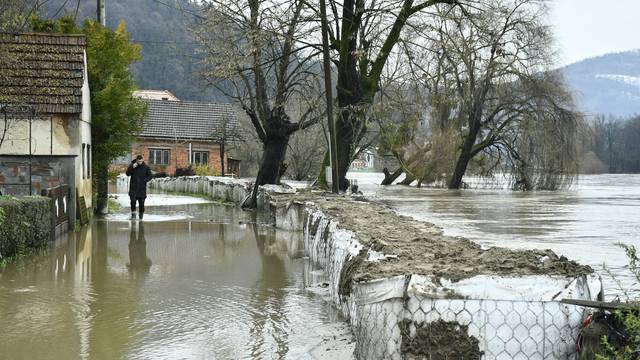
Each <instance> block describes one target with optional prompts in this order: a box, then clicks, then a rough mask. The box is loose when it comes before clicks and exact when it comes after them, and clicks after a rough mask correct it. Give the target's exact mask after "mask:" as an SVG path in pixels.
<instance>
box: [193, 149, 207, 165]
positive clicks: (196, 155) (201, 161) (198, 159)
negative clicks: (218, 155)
mask: <svg viewBox="0 0 640 360" xmlns="http://www.w3.org/2000/svg"><path fill="white" fill-rule="evenodd" d="M192 156H193V159H192V161H191V163H193V164H196V165H209V152H208V151H194V152H193V155H192Z"/></svg>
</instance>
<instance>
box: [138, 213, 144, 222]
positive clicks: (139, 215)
mask: <svg viewBox="0 0 640 360" xmlns="http://www.w3.org/2000/svg"><path fill="white" fill-rule="evenodd" d="M143 216H144V212H142V211H140V212H139V213H138V217H139V218H140V220H142V217H143Z"/></svg>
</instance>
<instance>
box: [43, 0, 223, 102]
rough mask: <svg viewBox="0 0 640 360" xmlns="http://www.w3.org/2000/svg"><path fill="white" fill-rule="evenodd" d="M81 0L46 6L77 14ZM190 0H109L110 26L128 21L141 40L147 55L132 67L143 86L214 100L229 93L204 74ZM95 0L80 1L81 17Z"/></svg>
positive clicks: (89, 14)
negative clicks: (209, 82) (208, 83)
mask: <svg viewBox="0 0 640 360" xmlns="http://www.w3.org/2000/svg"><path fill="white" fill-rule="evenodd" d="M76 4H77V2H76V1H65V0H49V1H48V2H45V4H44V8H43V9H42V10H41V11H42V12H44V14H43V15H46V16H47V17H50V16H54V15H56V14H57V16H62V15H64V14H67V13H68V14H74V13H75V11H76ZM199 12H200V10H199V9H198V5H196V4H194V3H193V2H192V1H190V0H108V1H107V5H106V14H107V16H106V17H107V26H108V27H110V28H112V29H114V28H115V27H116V26H117V25H118V23H119V22H120V21H125V22H126V24H127V28H128V30H129V32H130V33H131V36H132V38H133V39H134V41H135V42H136V43H140V44H141V45H142V46H143V48H142V56H143V60H142V61H140V62H139V63H137V64H135V65H134V67H133V73H134V77H135V79H136V82H137V84H138V86H139V87H140V88H142V89H167V90H170V91H171V92H173V93H174V94H175V95H176V96H178V98H180V99H183V100H199V101H204V100H206V101H215V100H223V99H224V96H223V95H221V94H220V93H218V92H217V91H216V90H215V89H213V88H211V87H207V86H206V83H205V81H203V80H202V77H201V75H200V73H201V72H200V67H199V58H198V53H197V44H196V43H195V39H194V38H193V36H192V33H191V31H190V30H189V28H190V27H191V26H193V25H194V24H195V22H196V21H198V20H199V18H198V13H199ZM95 16H96V1H95V0H94V1H81V2H80V7H79V11H78V17H77V21H78V22H82V21H84V20H85V19H87V18H95Z"/></svg>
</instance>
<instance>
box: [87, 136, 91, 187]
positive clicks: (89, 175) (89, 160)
mask: <svg viewBox="0 0 640 360" xmlns="http://www.w3.org/2000/svg"><path fill="white" fill-rule="evenodd" d="M87 178H89V179H91V145H90V144H87Z"/></svg>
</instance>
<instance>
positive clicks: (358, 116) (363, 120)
mask: <svg viewBox="0 0 640 360" xmlns="http://www.w3.org/2000/svg"><path fill="white" fill-rule="evenodd" d="M458 3H459V1H457V0H427V1H423V2H419V3H418V2H417V1H415V0H400V1H396V0H389V1H386V0H383V1H375V0H374V1H369V2H367V1H366V0H342V1H338V0H329V7H330V8H331V10H332V11H331V13H330V14H329V15H330V19H329V23H331V24H333V26H331V27H330V28H329V39H330V42H331V44H332V49H333V50H334V51H335V52H337V54H336V58H335V59H334V63H335V65H336V67H337V72H338V84H337V100H338V117H337V120H336V145H337V155H338V156H337V157H338V164H337V165H338V166H337V168H338V178H339V179H338V180H339V188H340V190H346V189H347V187H348V184H347V181H346V173H347V170H348V169H349V166H350V165H351V161H352V160H353V159H354V157H355V156H356V152H357V151H358V149H362V148H363V147H362V146H360V142H361V141H362V140H363V138H364V137H365V135H366V133H367V129H368V121H367V118H368V116H367V113H368V112H369V110H370V106H371V104H372V103H373V101H374V97H375V95H376V93H377V92H378V90H379V83H380V80H381V75H382V73H383V70H384V68H385V66H386V64H387V61H388V59H389V56H390V55H391V54H392V51H393V49H394V47H395V46H396V44H397V43H398V42H401V41H402V40H403V36H402V34H403V30H404V29H405V27H407V25H411V22H412V21H413V20H414V19H416V18H419V17H421V16H424V14H421V13H422V12H423V11H424V10H425V9H428V8H430V7H433V6H434V5H436V4H450V5H451V4H458ZM447 8H451V6H447ZM328 159H329V157H328V155H326V156H325V163H326V164H328ZM324 168H325V167H324V166H323V167H322V169H321V170H324ZM320 179H321V180H323V172H321V176H320Z"/></svg>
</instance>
